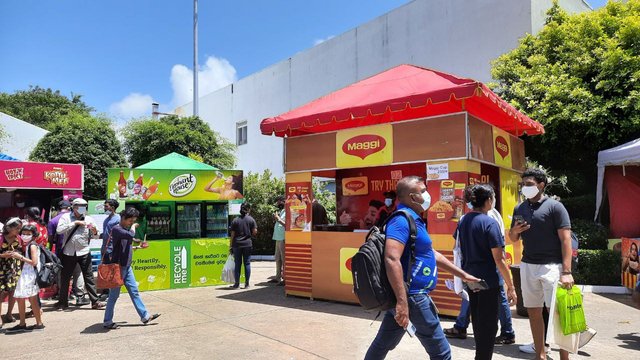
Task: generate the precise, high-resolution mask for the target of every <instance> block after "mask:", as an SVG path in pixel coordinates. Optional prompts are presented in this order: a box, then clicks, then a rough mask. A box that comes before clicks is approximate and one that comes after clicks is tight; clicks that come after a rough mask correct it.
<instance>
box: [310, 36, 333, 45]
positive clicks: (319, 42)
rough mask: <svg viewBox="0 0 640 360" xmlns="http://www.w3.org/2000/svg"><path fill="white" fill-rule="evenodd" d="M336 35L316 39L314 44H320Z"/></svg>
mask: <svg viewBox="0 0 640 360" xmlns="http://www.w3.org/2000/svg"><path fill="white" fill-rule="evenodd" d="M334 37H335V35H329V36H327V37H326V38H324V39H315V40H313V46H316V45H320V44H322V43H323V42H325V41H327V40H331V39H333V38H334Z"/></svg>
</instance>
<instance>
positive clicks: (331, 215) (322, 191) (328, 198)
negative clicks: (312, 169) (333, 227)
mask: <svg viewBox="0 0 640 360" xmlns="http://www.w3.org/2000/svg"><path fill="white" fill-rule="evenodd" d="M325 185H326V183H325V182H323V181H320V180H318V179H317V178H313V184H312V186H313V197H314V198H315V199H316V200H318V202H319V203H320V205H322V206H323V207H324V209H325V210H326V211H327V219H328V220H329V223H330V224H335V223H336V214H337V211H336V194H335V193H332V192H331V191H329V190H327V189H326V188H325Z"/></svg>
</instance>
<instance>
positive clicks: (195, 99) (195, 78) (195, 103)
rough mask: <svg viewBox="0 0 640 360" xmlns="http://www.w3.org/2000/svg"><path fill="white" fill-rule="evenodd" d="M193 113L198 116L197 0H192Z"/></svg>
mask: <svg viewBox="0 0 640 360" xmlns="http://www.w3.org/2000/svg"><path fill="white" fill-rule="evenodd" d="M193 115H194V116H198V0H193Z"/></svg>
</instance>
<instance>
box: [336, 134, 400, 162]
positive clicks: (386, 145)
mask: <svg viewBox="0 0 640 360" xmlns="http://www.w3.org/2000/svg"><path fill="white" fill-rule="evenodd" d="M336 147H337V148H336V165H337V166H338V167H339V168H350V167H363V166H376V165H387V164H391V163H392V162H393V128H392V127H391V125H390V124H386V125H377V126H370V127H364V128H357V129H350V130H341V131H338V132H337V134H336Z"/></svg>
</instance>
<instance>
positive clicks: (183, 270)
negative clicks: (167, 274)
mask: <svg viewBox="0 0 640 360" xmlns="http://www.w3.org/2000/svg"><path fill="white" fill-rule="evenodd" d="M192 241H193V240H190V239H184V240H171V249H170V254H171V255H170V257H171V277H172V280H171V288H172V289H180V288H186V287H189V285H190V283H191V276H190V275H191V271H190V270H191V269H190V268H191V264H190V261H189V258H190V257H191V255H190V254H191V242H192Z"/></svg>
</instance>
